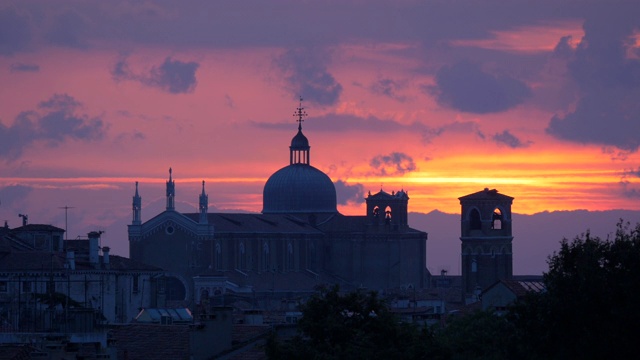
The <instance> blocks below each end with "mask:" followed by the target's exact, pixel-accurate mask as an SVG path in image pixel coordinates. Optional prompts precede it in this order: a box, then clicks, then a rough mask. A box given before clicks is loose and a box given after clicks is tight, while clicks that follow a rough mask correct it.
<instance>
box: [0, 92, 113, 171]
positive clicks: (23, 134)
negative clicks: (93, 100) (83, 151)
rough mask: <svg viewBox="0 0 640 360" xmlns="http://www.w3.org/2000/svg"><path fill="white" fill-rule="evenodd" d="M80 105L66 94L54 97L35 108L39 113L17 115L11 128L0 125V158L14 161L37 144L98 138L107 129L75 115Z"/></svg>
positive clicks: (89, 119) (93, 121) (88, 118)
mask: <svg viewBox="0 0 640 360" xmlns="http://www.w3.org/2000/svg"><path fill="white" fill-rule="evenodd" d="M80 107H81V104H80V103H79V102H77V101H76V100H75V99H74V98H73V97H71V96H69V95H67V94H56V95H54V96H52V97H51V98H50V99H49V100H47V101H43V102H41V103H40V104H39V105H38V110H34V111H24V112H22V113H20V114H19V115H18V116H17V117H16V119H15V121H14V123H13V125H12V126H10V127H8V126H5V125H3V124H1V123H0V142H1V143H2V144H3V145H4V146H2V147H0V157H4V158H5V159H8V160H15V159H17V158H19V157H20V156H21V155H22V152H23V151H24V150H25V149H26V148H28V147H29V146H30V145H31V144H32V143H34V142H36V141H44V142H45V143H46V144H47V145H48V146H56V145H58V144H60V143H62V142H63V141H65V140H66V139H68V138H71V139H78V140H97V139H101V138H102V137H103V136H104V134H105V132H106V126H105V125H104V123H103V121H102V119H100V118H97V117H96V118H90V117H89V116H87V115H84V114H81V115H78V114H77V112H78V110H79V108H80Z"/></svg>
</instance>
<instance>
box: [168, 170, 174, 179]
mask: <svg viewBox="0 0 640 360" xmlns="http://www.w3.org/2000/svg"><path fill="white" fill-rule="evenodd" d="M172 172H173V170H171V168H169V181H171V173H172Z"/></svg>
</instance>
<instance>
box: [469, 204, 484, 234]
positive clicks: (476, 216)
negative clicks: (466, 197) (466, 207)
mask: <svg viewBox="0 0 640 360" xmlns="http://www.w3.org/2000/svg"><path fill="white" fill-rule="evenodd" d="M469 222H470V223H471V224H470V226H471V230H480V229H482V221H481V220H480V211H478V209H473V210H471V214H469Z"/></svg>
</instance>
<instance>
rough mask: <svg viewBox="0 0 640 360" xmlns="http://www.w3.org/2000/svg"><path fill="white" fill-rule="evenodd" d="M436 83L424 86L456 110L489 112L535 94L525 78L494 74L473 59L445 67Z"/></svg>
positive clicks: (479, 112) (441, 102) (514, 103)
mask: <svg viewBox="0 0 640 360" xmlns="http://www.w3.org/2000/svg"><path fill="white" fill-rule="evenodd" d="M435 80H436V85H434V86H427V87H425V88H424V89H425V90H426V91H427V92H428V93H430V94H432V95H435V97H436V99H437V101H438V103H440V104H441V105H443V106H447V107H450V108H453V109H456V110H460V111H464V112H469V113H477V114H486V113H495V112H501V111H505V110H508V109H511V108H513V107H514V106H516V105H519V104H521V103H522V102H523V101H524V100H525V99H527V98H528V97H529V96H531V90H530V89H529V87H528V86H527V85H526V84H525V83H524V82H522V81H520V80H517V79H514V78H512V77H510V76H507V75H503V74H498V75H494V74H490V73H487V72H485V71H484V70H482V69H481V68H480V65H478V64H475V63H471V62H466V61H463V62H459V63H456V64H454V65H451V66H444V67H442V68H441V69H440V70H438V72H437V73H436V78H435Z"/></svg>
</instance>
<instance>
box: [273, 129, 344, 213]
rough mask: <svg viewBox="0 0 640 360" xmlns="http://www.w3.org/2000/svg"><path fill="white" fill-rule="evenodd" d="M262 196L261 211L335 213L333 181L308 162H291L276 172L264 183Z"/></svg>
mask: <svg viewBox="0 0 640 360" xmlns="http://www.w3.org/2000/svg"><path fill="white" fill-rule="evenodd" d="M296 137H297V136H296ZM294 140H295V138H294ZM305 140H306V138H305ZM292 146H293V144H292ZM262 196H263V197H262V201H263V208H262V213H263V214H273V213H281V214H291V213H305V214H311V213H335V212H337V206H336V188H335V186H334V185H333V182H332V181H331V179H330V178H329V177H328V176H327V175H326V174H325V173H323V172H322V171H320V170H318V169H316V168H314V167H313V166H311V165H308V164H291V165H289V166H286V167H283V168H282V169H280V170H278V171H276V172H275V173H274V174H273V175H271V177H269V180H267V182H266V184H265V185H264V191H263V194H262Z"/></svg>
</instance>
